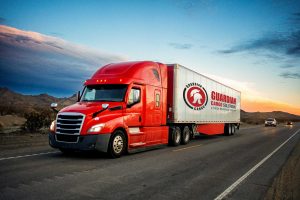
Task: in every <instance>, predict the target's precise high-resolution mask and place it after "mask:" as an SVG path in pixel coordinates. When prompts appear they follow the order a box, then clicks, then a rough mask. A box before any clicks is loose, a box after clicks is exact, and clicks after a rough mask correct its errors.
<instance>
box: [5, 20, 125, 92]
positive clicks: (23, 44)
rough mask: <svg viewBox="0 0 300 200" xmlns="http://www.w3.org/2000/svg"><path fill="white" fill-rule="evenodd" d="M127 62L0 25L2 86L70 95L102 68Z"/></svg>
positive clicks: (58, 39) (51, 37)
mask: <svg viewBox="0 0 300 200" xmlns="http://www.w3.org/2000/svg"><path fill="white" fill-rule="evenodd" d="M124 60H126V59H125V58H124V57H122V56H119V55H114V54H108V53H105V52H99V51H96V50H93V49H90V48H87V47H84V46H81V45H77V44H74V43H71V42H68V41H66V40H63V39H60V38H58V37H53V36H48V35H43V34H40V33H37V32H31V31H23V30H19V29H16V28H13V27H8V26H3V25H0V85H2V86H6V87H10V88H12V89H14V90H17V91H20V90H21V92H22V91H29V90H30V91H36V92H43V93H45V92H47V93H50V94H54V95H69V94H72V93H73V92H74V91H75V90H78V89H80V88H81V86H82V83H83V81H84V80H85V79H87V78H89V77H90V76H91V75H92V74H93V73H94V72H95V71H96V70H97V69H98V68H99V67H100V66H102V65H105V64H107V63H111V62H118V61H124Z"/></svg>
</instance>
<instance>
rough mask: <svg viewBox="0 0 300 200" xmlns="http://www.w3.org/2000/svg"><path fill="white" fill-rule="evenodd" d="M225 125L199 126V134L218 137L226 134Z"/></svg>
mask: <svg viewBox="0 0 300 200" xmlns="http://www.w3.org/2000/svg"><path fill="white" fill-rule="evenodd" d="M224 126H225V124H199V125H197V128H196V129H197V132H199V133H202V134H206V135H216V134H222V133H224Z"/></svg>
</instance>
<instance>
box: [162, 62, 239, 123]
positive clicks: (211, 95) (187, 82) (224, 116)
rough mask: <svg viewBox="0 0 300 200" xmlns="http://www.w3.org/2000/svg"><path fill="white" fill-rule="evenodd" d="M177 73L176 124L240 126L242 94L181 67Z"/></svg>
mask: <svg viewBox="0 0 300 200" xmlns="http://www.w3.org/2000/svg"><path fill="white" fill-rule="evenodd" d="M168 67H171V68H173V69H174V77H173V106H172V110H173V116H174V118H173V120H172V121H171V122H173V123H197V124H201V123H202V124H204V123H239V122H240V109H241V108H240V106H241V103H240V102H241V93H240V92H239V91H237V90H235V89H233V88H230V87H228V86H225V85H223V84H221V83H219V82H217V81H214V80H212V79H210V78H208V77H206V76H203V75H201V74H199V73H196V72H194V71H192V70H190V69H188V68H186V67H183V66H181V65H178V64H172V65H168Z"/></svg>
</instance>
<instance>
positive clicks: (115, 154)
mask: <svg viewBox="0 0 300 200" xmlns="http://www.w3.org/2000/svg"><path fill="white" fill-rule="evenodd" d="M126 147H127V141H126V138H125V135H124V133H123V131H120V130H117V131H115V132H114V133H113V135H112V137H111V139H110V142H109V144H108V151H107V152H108V155H109V156H110V157H112V158H119V157H121V155H122V154H123V153H124V152H125V151H126Z"/></svg>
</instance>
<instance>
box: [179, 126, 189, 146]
mask: <svg viewBox="0 0 300 200" xmlns="http://www.w3.org/2000/svg"><path fill="white" fill-rule="evenodd" d="M190 137H191V130H190V128H189V127H188V126H184V127H183V129H182V132H181V144H187V143H189V141H190Z"/></svg>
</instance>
